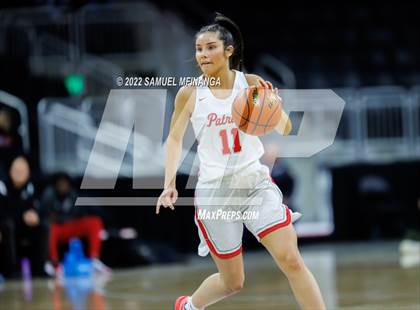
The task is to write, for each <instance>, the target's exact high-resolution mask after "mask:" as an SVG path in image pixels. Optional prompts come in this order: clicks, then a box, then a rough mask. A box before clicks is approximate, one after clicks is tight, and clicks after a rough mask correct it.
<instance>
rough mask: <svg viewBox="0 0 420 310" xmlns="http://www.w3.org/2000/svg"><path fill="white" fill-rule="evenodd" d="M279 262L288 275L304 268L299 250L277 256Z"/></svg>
mask: <svg viewBox="0 0 420 310" xmlns="http://www.w3.org/2000/svg"><path fill="white" fill-rule="evenodd" d="M277 260H278V262H279V264H280V266H281V267H282V269H283V270H284V271H285V272H286V273H294V272H299V271H301V270H302V269H303V268H304V264H303V260H302V257H301V256H300V254H299V251H297V250H292V251H287V252H285V253H284V254H280V255H277Z"/></svg>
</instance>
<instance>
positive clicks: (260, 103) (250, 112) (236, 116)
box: [232, 86, 281, 136]
mask: <svg viewBox="0 0 420 310" xmlns="http://www.w3.org/2000/svg"><path fill="white" fill-rule="evenodd" d="M232 117H233V120H234V121H235V124H236V125H237V126H238V128H239V129H240V130H242V131H243V132H245V133H247V134H249V135H253V136H262V135H264V134H266V133H269V132H270V131H271V130H273V129H274V127H276V126H277V124H278V123H279V121H280V117H281V99H280V98H279V97H278V96H277V95H276V94H275V93H274V91H272V90H271V89H267V88H263V87H257V86H250V87H248V88H245V89H243V90H241V91H240V92H239V93H238V95H237V96H236V97H235V100H234V101H233V104H232Z"/></svg>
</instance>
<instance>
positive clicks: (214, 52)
mask: <svg viewBox="0 0 420 310" xmlns="http://www.w3.org/2000/svg"><path fill="white" fill-rule="evenodd" d="M195 44H196V61H197V63H198V65H199V67H200V69H201V71H202V73H203V75H202V77H207V78H210V77H216V78H220V84H219V85H218V86H214V87H213V86H209V87H192V86H185V87H182V88H181V89H180V90H179V92H178V94H177V96H176V98H175V109H174V113H173V116H172V121H171V128H170V133H169V136H168V140H167V157H166V171H165V185H164V187H165V188H164V191H163V192H162V194H161V195H160V197H159V199H158V202H157V204H156V213H157V214H158V213H159V209H160V206H161V205H162V206H163V207H165V208H168V207H169V208H171V209H172V210H173V209H174V203H175V201H176V200H177V197H178V192H177V190H176V188H175V185H176V184H175V183H176V182H175V175H176V171H177V167H178V164H179V161H180V156H181V150H182V140H183V136H184V133H185V130H186V127H187V124H188V120H191V122H192V125H193V128H194V132H195V134H196V136H197V139H198V141H199V144H198V155H199V158H200V172H199V179H198V183H197V187H196V191H195V206H196V216H195V222H196V224H197V226H198V228H199V229H198V231H199V235H200V240H201V244H200V246H199V249H198V252H199V255H201V256H205V255H207V254H208V253H209V252H210V253H211V256H212V258H213V260H214V262H215V263H216V266H217V268H218V271H219V272H218V273H215V274H213V275H211V276H209V277H208V278H207V279H205V280H204V281H203V283H202V284H201V285H200V287H199V288H198V289H197V290H196V291H195V292H194V293H193V294H192V295H191V296H181V297H179V298H178V299H177V300H176V302H175V310H184V309H187V310H190V309H204V308H205V307H207V306H209V305H211V304H214V303H216V302H217V301H219V300H221V299H223V298H225V297H227V296H230V295H232V294H234V293H237V292H239V291H240V290H241V288H242V286H243V283H244V266H243V259H242V232H243V225H244V224H245V226H246V227H247V229H248V230H250V231H251V232H252V233H253V234H254V235H255V237H256V238H257V239H258V240H259V241H260V242H261V243H262V244H263V245H264V247H265V248H266V249H267V250H268V252H269V253H270V254H271V255H272V257H273V258H274V260H275V262H276V264H277V265H278V267H279V268H280V269H281V270H282V271H283V272H284V273H285V275H286V276H287V278H288V280H289V283H290V286H291V288H292V290H293V293H294V295H295V297H296V299H297V301H298V303H299V305H300V306H301V307H302V308H303V309H309V308H310V309H324V308H325V305H324V302H323V299H322V296H321V293H320V290H319V288H318V285H317V283H316V281H315V279H314V277H313V276H312V274H311V272H310V271H309V270H308V268H307V267H306V266H305V263H304V262H303V260H302V257H301V255H300V253H299V250H298V247H297V237H296V233H295V230H294V228H293V226H292V225H291V222H292V219H291V218H292V215H291V212H290V211H289V209H288V208H287V206H285V205H283V204H282V198H283V197H282V193H281V191H280V190H279V188H278V187H277V186H276V185H275V184H274V183H273V182H272V181H271V179H270V175H269V169H268V167H267V166H264V165H262V164H261V163H260V161H259V158H260V157H261V156H262V155H263V153H264V149H263V146H262V143H261V141H260V140H259V138H258V137H256V136H251V135H247V134H245V133H243V132H241V131H239V130H238V129H237V127H236V126H235V124H234V123H233V122H229V121H222V120H223V119H224V120H226V119H229V118H228V117H230V116H231V106H232V102H233V99H234V98H235V96H236V94H237V93H238V91H239V90H240V89H243V88H247V87H248V86H249V85H256V84H257V85H258V84H259V86H260V87H265V88H269V89H273V86H272V84H271V83H270V82H267V81H264V80H262V79H261V78H260V77H259V76H257V75H254V74H244V73H242V72H241V71H239V70H241V65H242V54H243V42H242V37H241V33H240V31H239V29H238V27H237V26H236V25H235V24H234V23H233V22H232V21H231V20H230V19H228V18H226V17H224V16H223V15H220V14H217V15H216V18H215V22H214V24H212V25H208V26H205V27H203V28H202V29H201V30H200V31H199V32H198V33H197V35H196V42H195ZM218 120H219V121H218ZM276 130H277V131H279V132H280V133H281V134H288V133H289V132H290V130H291V123H290V120H289V118H288V116H287V114H286V113H284V111H283V112H282V118H281V120H280V122H279V124H278V125H277V127H276ZM218 199H219V200H218ZM220 199H222V200H220ZM235 199H236V202H235ZM253 199H260V201H262V203H258V201H257V200H253ZM238 201H239V202H238ZM253 201H255V203H254V202H253ZM218 208H219V209H220V208H222V209H223V210H224V211H226V210H228V211H240V212H243V211H245V210H247V211H250V210H252V211H257V212H258V215H259V216H258V218H257V219H254V220H247V219H242V218H241V219H240V220H226V219H220V218H219V219H203V218H201V219H200V218H199V217H198V212H199V211H200V210H201V211H202V210H205V211H215V210H217V209H218Z"/></svg>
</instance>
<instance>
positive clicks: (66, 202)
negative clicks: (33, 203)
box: [41, 173, 111, 275]
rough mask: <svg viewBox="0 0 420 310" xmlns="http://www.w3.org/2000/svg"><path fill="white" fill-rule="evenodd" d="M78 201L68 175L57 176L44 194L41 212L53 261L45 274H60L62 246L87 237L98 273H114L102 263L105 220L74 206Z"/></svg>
mask: <svg viewBox="0 0 420 310" xmlns="http://www.w3.org/2000/svg"><path fill="white" fill-rule="evenodd" d="M76 198H77V193H76V191H75V190H74V188H73V186H72V182H71V178H70V177H69V176H68V175H67V174H66V173H57V174H56V175H55V177H54V181H53V184H52V186H49V187H47V188H46V189H45V191H44V193H43V195H42V199H41V210H42V214H43V216H44V218H45V220H46V221H47V224H48V225H49V227H50V234H49V240H48V249H49V256H50V260H51V261H50V262H48V263H47V264H46V265H45V271H46V272H47V273H48V274H49V275H57V274H58V272H59V271H60V259H59V244H60V243H67V242H68V241H69V240H70V239H72V238H86V239H87V241H88V244H89V250H88V256H89V257H90V258H92V259H93V267H94V268H95V270H96V271H99V272H102V273H111V269H109V268H108V267H107V266H105V265H104V264H103V263H102V262H101V261H100V260H99V255H100V250H101V238H100V233H101V231H102V229H103V223H102V220H101V218H100V217H99V216H97V215H91V214H89V212H88V211H89V209H88V208H86V207H77V206H75V201H76Z"/></svg>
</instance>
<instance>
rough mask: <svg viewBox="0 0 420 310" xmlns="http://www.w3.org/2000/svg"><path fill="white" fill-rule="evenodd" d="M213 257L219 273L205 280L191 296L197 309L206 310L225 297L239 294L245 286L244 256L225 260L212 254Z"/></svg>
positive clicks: (239, 255)
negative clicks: (205, 309)
mask: <svg viewBox="0 0 420 310" xmlns="http://www.w3.org/2000/svg"><path fill="white" fill-rule="evenodd" d="M212 257H213V260H214V262H215V263H216V266H217V269H218V271H219V272H218V273H214V274H212V275H211V276H209V277H208V278H207V279H205V280H204V281H203V283H201V285H200V286H199V288H198V289H197V290H196V291H195V292H194V294H193V295H192V296H191V301H192V304H193V305H194V306H195V307H196V308H197V309H204V308H205V307H207V306H209V305H212V304H214V303H216V302H217V301H219V300H221V299H223V298H225V297H228V296H230V295H233V294H235V293H237V292H239V291H240V290H241V289H242V287H243V284H244V279H245V275H244V265H243V258H242V254H238V255H236V256H234V257H232V258H228V259H223V258H219V257H217V256H216V255H214V254H213V253H212Z"/></svg>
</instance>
